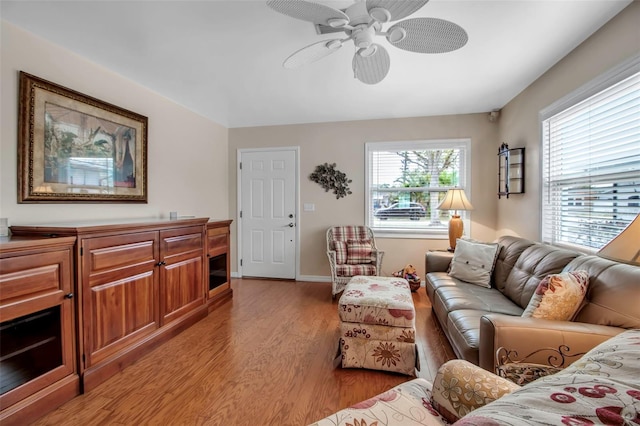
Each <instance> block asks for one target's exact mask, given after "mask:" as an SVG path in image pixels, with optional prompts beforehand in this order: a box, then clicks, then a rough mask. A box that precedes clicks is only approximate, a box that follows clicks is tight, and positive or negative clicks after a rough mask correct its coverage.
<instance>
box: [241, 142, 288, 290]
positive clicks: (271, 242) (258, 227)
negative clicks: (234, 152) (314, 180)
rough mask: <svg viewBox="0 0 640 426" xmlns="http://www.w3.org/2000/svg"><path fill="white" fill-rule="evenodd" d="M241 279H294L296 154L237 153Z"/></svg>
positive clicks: (286, 149) (282, 150)
mask: <svg viewBox="0 0 640 426" xmlns="http://www.w3.org/2000/svg"><path fill="white" fill-rule="evenodd" d="M240 161H241V169H240V181H241V182H240V191H241V196H240V200H241V204H240V224H241V268H242V275H246V276H252V277H266V278H288V279H292V278H295V277H296V246H297V240H296V237H297V232H296V225H297V222H296V205H297V202H296V192H297V191H296V169H297V165H296V161H297V155H296V150H295V149H291V148H283V149H281V150H280V149H277V150H266V151H240Z"/></svg>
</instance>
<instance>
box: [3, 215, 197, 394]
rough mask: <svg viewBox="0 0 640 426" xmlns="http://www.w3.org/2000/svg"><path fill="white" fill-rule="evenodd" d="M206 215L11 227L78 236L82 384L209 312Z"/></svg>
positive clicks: (17, 230) (120, 365)
mask: <svg viewBox="0 0 640 426" xmlns="http://www.w3.org/2000/svg"><path fill="white" fill-rule="evenodd" d="M207 220H208V219H207V218H197V219H180V220H164V221H162V220H161V221H138V222H131V221H127V222H123V223H83V224H78V225H72V224H65V225H60V226H55V225H50V226H38V227H28V226H12V227H11V229H12V232H13V233H14V234H22V235H34V234H40V235H52V234H53V235H74V236H76V237H77V244H76V249H75V250H76V258H77V259H78V261H77V263H78V270H77V273H76V276H77V281H78V283H77V284H78V292H79V293H80V300H81V303H80V310H81V313H80V314H79V316H80V321H79V327H78V333H79V345H80V351H79V353H80V372H81V374H82V383H83V389H84V391H87V390H90V389H92V388H94V387H95V386H97V385H98V384H100V383H102V382H103V381H104V380H106V379H107V378H109V377H111V376H112V375H113V374H115V373H116V372H118V371H119V370H121V369H122V368H124V367H125V366H127V365H128V364H131V363H132V362H134V361H135V360H137V359H138V358H139V357H140V356H142V355H143V354H144V353H146V352H148V351H149V350H151V349H153V348H154V347H155V346H156V345H158V344H160V343H161V342H163V341H165V340H167V339H169V338H171V337H172V336H173V335H175V334H177V333H178V332H180V331H182V330H183V329H185V328H187V327H188V326H190V325H191V324H193V323H195V322H196V321H198V320H200V319H202V318H204V317H205V316H206V315H207V312H208V311H207V305H206V300H207V297H208V296H207V295H208V292H207V291H206V289H205V284H204V283H205V276H206V275H205V274H206V273H207V269H206V262H205V253H206V252H205V250H206V242H205V235H206V234H205V231H206V228H205V225H206V223H207Z"/></svg>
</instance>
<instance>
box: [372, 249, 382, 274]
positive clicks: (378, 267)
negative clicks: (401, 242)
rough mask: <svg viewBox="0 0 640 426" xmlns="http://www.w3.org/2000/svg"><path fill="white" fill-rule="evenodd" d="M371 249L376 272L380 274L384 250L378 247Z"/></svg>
mask: <svg viewBox="0 0 640 426" xmlns="http://www.w3.org/2000/svg"><path fill="white" fill-rule="evenodd" d="M372 251H373V252H374V253H375V255H376V271H377V272H378V275H380V274H382V258H383V257H384V251H383V250H378V249H373V250H372Z"/></svg>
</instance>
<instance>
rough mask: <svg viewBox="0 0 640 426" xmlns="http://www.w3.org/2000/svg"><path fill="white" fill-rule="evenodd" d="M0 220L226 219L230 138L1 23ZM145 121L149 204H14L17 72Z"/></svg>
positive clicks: (222, 129)
mask: <svg viewBox="0 0 640 426" xmlns="http://www.w3.org/2000/svg"><path fill="white" fill-rule="evenodd" d="M1 42H2V57H1V60H2V63H1V68H0V73H1V74H0V77H1V79H0V81H1V83H2V85H1V88H0V90H1V92H0V108H1V109H2V114H1V123H2V129H1V130H0V137H1V140H0V148H1V151H0V155H1V157H0V177H1V182H0V215H1V216H2V217H8V218H9V222H10V224H37V223H45V222H49V223H51V222H66V221H73V220H78V219H106V218H130V217H131V218H133V217H168V214H169V211H178V214H180V215H194V216H199V217H212V218H218V219H227V218H228V216H227V215H228V202H229V201H228V191H229V186H228V184H227V176H228V172H227V146H228V141H227V139H228V131H227V129H226V128H225V127H223V126H220V125H218V124H217V123H214V122H212V121H210V120H208V119H206V118H204V117H202V116H200V115H197V114H195V113H193V112H191V111H189V110H187V109H185V108H183V107H181V106H180V105H177V104H176V103H174V102H172V101H170V100H168V99H166V98H164V97H162V96H160V95H158V94H156V93H154V92H152V91H150V90H148V89H146V88H144V87H142V86H140V85H138V84H136V83H133V82H132V81H130V80H127V79H125V78H123V77H121V76H119V75H117V74H115V73H113V72H111V71H109V70H108V69H105V68H103V67H100V66H98V65H96V64H94V63H92V62H89V61H88V60H86V59H84V58H82V57H80V56H77V55H75V54H73V53H71V52H69V51H67V50H64V49H62V48H60V47H59V46H56V45H53V44H51V43H49V42H47V41H46V40H43V39H41V38H38V37H35V36H34V35H32V34H30V33H28V32H25V31H23V30H21V29H19V28H17V27H15V26H13V25H11V24H9V23H7V22H5V21H2V34H1ZM21 70H22V71H25V72H28V73H29V74H33V75H36V76H38V77H41V78H44V79H45V80H49V81H52V82H54V83H57V84H60V85H62V86H65V87H69V88H71V89H74V90H76V91H78V92H81V93H84V94H86V95H89V96H93V97H95V98H98V99H100V100H103V101H105V102H109V103H112V104H115V105H117V106H119V107H122V108H125V109H128V110H131V111H135V112H137V113H139V114H142V115H144V116H147V117H148V118H149V130H148V204H18V203H17V136H16V135H17V123H18V113H17V105H18V72H19V71H21Z"/></svg>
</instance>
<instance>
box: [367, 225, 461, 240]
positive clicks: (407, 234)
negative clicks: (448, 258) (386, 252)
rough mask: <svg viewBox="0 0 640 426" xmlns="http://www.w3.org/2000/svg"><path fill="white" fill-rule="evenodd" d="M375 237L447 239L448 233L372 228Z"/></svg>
mask: <svg viewBox="0 0 640 426" xmlns="http://www.w3.org/2000/svg"><path fill="white" fill-rule="evenodd" d="M372 230H373V233H374V235H375V236H376V238H406V239H423V240H448V239H449V233H448V231H447V230H445V231H443V232H440V231H424V230H417V229H406V230H403V229H398V230H390V229H380V228H372Z"/></svg>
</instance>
